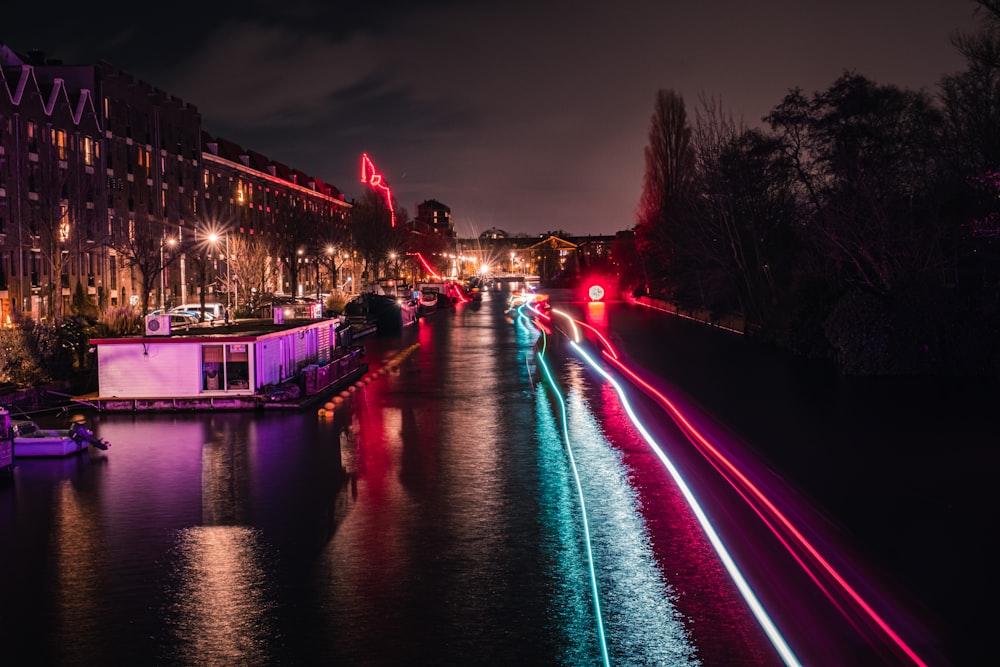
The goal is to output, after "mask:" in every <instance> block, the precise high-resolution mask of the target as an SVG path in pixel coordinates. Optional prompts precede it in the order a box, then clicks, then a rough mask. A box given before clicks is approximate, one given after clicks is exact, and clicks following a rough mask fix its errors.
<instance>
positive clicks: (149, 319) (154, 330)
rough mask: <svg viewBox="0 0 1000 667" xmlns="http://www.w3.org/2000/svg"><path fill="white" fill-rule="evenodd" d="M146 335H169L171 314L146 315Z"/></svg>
mask: <svg viewBox="0 0 1000 667" xmlns="http://www.w3.org/2000/svg"><path fill="white" fill-rule="evenodd" d="M146 335H147V336H169V335H170V316H169V315H146Z"/></svg>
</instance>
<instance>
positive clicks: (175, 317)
mask: <svg viewBox="0 0 1000 667" xmlns="http://www.w3.org/2000/svg"><path fill="white" fill-rule="evenodd" d="M200 321H201V320H199V319H198V318H197V317H195V316H194V315H191V314H189V313H170V328H171V329H187V328H188V327H189V326H191V325H192V324H198V322H200Z"/></svg>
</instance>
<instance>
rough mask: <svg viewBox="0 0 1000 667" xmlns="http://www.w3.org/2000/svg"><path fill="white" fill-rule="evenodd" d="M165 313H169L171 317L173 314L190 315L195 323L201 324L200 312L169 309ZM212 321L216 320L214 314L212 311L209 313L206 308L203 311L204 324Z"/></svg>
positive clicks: (186, 309) (179, 308) (187, 309)
mask: <svg viewBox="0 0 1000 667" xmlns="http://www.w3.org/2000/svg"><path fill="white" fill-rule="evenodd" d="M167 312H169V313H170V314H171V315H173V314H175V313H177V314H180V315H190V316H191V317H193V318H194V319H195V320H196V321H198V322H201V310H191V309H189V308H181V307H178V308H171V309H170V310H169V311H167ZM214 319H216V317H215V314H214V313H213V312H212V311H210V310H208V309H207V308H206V309H205V321H206V322H211V321H212V320H214Z"/></svg>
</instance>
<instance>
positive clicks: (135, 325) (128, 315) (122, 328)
mask: <svg viewBox="0 0 1000 667" xmlns="http://www.w3.org/2000/svg"><path fill="white" fill-rule="evenodd" d="M99 324H100V325H101V327H102V328H103V329H104V330H105V331H106V332H107V335H109V336H133V335H136V334H141V333H142V332H143V331H144V326H143V319H142V315H141V314H140V313H139V311H137V310H136V309H135V308H130V307H128V306H115V307H112V308H106V309H105V310H104V312H102V313H101V317H100V320H99Z"/></svg>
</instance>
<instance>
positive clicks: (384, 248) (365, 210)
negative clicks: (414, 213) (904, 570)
mask: <svg viewBox="0 0 1000 667" xmlns="http://www.w3.org/2000/svg"><path fill="white" fill-rule="evenodd" d="M400 233H401V228H400V229H397V228H396V227H393V225H392V215H391V212H390V211H389V207H388V205H386V202H385V199H384V198H383V197H382V195H380V194H379V193H377V192H376V191H375V190H373V189H368V190H366V191H365V194H364V195H363V196H362V198H361V201H359V202H357V203H356V204H355V206H354V207H353V208H352V209H351V236H352V238H353V239H354V248H355V249H356V250H357V252H358V254H359V255H360V257H361V259H362V261H363V263H364V273H365V278H366V279H367V280H368V281H369V282H374V281H375V279H377V278H378V274H379V268H380V266H381V265H382V263H383V262H384V261H387V258H388V255H389V252H390V251H392V250H395V249H396V247H397V245H398V244H399V236H400Z"/></svg>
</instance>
